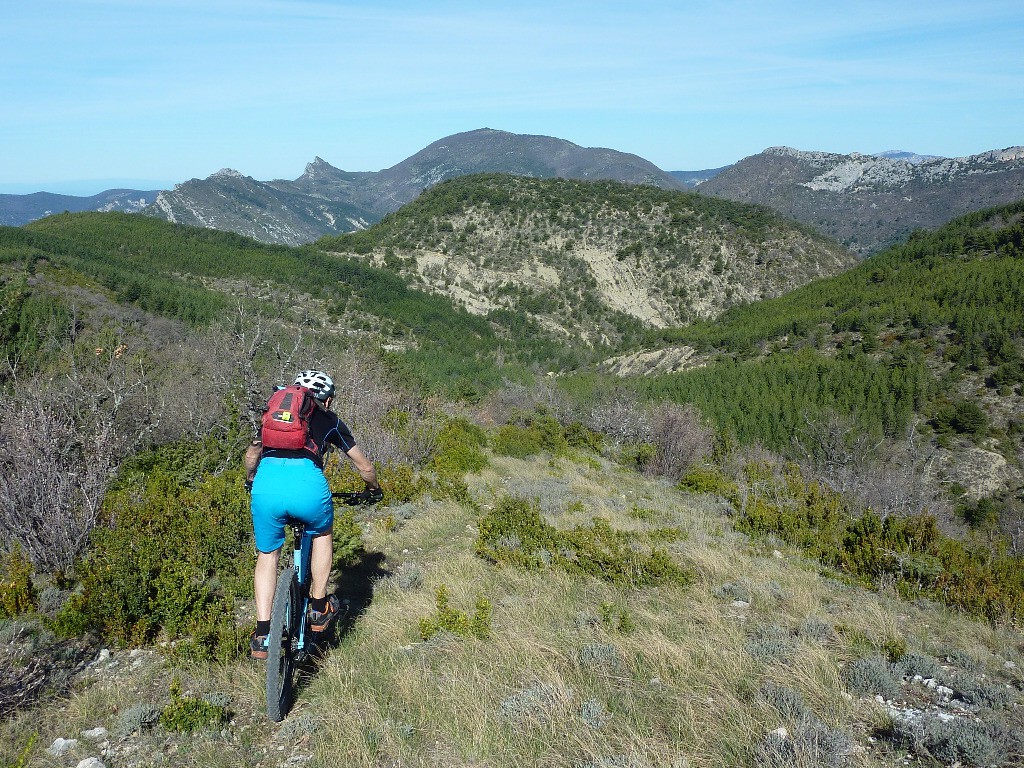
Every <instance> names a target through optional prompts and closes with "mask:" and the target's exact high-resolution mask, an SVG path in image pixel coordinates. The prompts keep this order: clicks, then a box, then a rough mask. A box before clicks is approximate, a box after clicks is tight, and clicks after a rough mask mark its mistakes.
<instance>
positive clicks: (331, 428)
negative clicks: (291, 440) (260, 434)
mask: <svg viewBox="0 0 1024 768" xmlns="http://www.w3.org/2000/svg"><path fill="white" fill-rule="evenodd" d="M309 436H310V438H311V439H312V440H313V442H315V443H316V444H317V447H318V448H319V449H320V455H319V456H317V455H316V454H315V453H313V452H312V451H310V450H308V449H305V448H303V449H300V450H297V451H293V450H286V449H284V448H264V449H263V455H264V456H273V457H275V458H278V459H312V460H313V462H314V463H315V464H316V465H317V466H318V467H320V469H323V468H324V459H325V458H326V457H327V453H328V452H329V451H330V450H331V446H332V445H333V446H337V447H338V448H340V449H341V450H342V451H344V452H345V453H348V452H349V451H350V450H352V448H354V447H355V444H356V441H355V438H354V437H352V432H351V431H350V430H349V428H348V426H346V424H345V422H343V421H342V420H341V419H340V418H338V414H336V413H334V412H333V411H328V410H325V409H324V408H320V407H319V406H317V409H316V410H315V411H313V414H312V415H311V416H310V418H309Z"/></svg>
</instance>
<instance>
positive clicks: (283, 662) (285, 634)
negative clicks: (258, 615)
mask: <svg viewBox="0 0 1024 768" xmlns="http://www.w3.org/2000/svg"><path fill="white" fill-rule="evenodd" d="M298 604H299V582H298V578H297V577H296V575H295V569H294V568H286V569H285V570H284V571H282V572H281V575H280V576H279V577H278V580H277V589H276V590H275V592H274V605H273V607H272V608H271V611H270V635H269V636H268V637H267V641H268V643H267V717H269V718H270V719H271V720H272V721H274V722H275V723H279V722H281V721H282V720H284V717H285V715H287V714H288V710H289V709H291V705H292V693H293V686H292V678H293V676H294V673H295V659H294V658H293V656H292V646H293V643H294V641H295V636H296V634H298V629H299V628H298V624H297V616H298V610H299V607H298Z"/></svg>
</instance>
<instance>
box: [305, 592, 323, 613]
mask: <svg viewBox="0 0 1024 768" xmlns="http://www.w3.org/2000/svg"><path fill="white" fill-rule="evenodd" d="M309 607H310V608H312V609H313V610H314V611H316V612H317V613H323V612H324V611H326V610H327V595H324V596H323V597H311V598H309Z"/></svg>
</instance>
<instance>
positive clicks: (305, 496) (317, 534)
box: [245, 370, 384, 659]
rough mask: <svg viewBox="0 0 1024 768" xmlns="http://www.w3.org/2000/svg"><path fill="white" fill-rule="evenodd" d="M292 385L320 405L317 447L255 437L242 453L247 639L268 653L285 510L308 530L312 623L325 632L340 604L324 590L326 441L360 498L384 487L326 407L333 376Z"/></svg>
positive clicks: (329, 549) (328, 508) (315, 418)
mask: <svg viewBox="0 0 1024 768" xmlns="http://www.w3.org/2000/svg"><path fill="white" fill-rule="evenodd" d="M295 384H297V385H299V386H301V387H305V388H306V389H308V390H309V391H310V392H311V393H312V394H313V398H314V399H315V401H316V405H317V407H316V408H315V409H314V411H313V413H312V415H311V416H310V418H309V437H310V438H311V440H313V441H314V442H315V444H316V446H317V447H318V449H319V454H317V453H314V452H313V451H312V450H310V449H301V450H282V449H271V448H264V447H263V444H262V443H261V442H259V441H254V442H253V443H252V445H250V446H249V449H248V450H247V451H246V454H245V468H246V471H247V477H246V487H247V488H248V489H249V490H250V491H251V493H252V500H251V507H252V522H253V531H254V533H255V535H256V549H257V556H256V569H255V572H254V574H253V586H254V591H255V594H256V629H255V631H254V632H253V633H252V637H251V638H250V642H249V651H250V655H251V656H252V657H253V658H255V659H265V658H267V635H268V634H269V633H270V611H271V606H272V604H273V601H274V590H275V588H276V586H277V565H278V560H279V559H280V557H281V547H282V546H283V545H284V529H285V525H286V524H287V519H288V518H289V517H293V518H297V519H300V520H302V521H303V522H304V523H305V524H306V531H307V532H309V533H311V534H313V543H312V548H311V551H310V557H309V560H310V571H311V579H310V581H311V583H310V589H309V595H310V600H309V611H310V617H309V618H310V628H311V629H312V630H313V631H314V632H322V631H323V630H325V629H327V627H328V626H329V625H330V623H331V622H332V621H333V620H334V619H335V618H336V617H337V615H338V612H339V610H340V608H341V603H340V602H339V600H338V598H337V596H335V595H327V579H328V577H329V576H330V573H331V562H332V558H333V545H334V540H333V536H332V530H333V527H334V503H333V501H332V499H331V490H330V488H329V487H328V485H327V478H325V477H324V473H323V469H324V458H325V457H326V455H327V453H328V452H329V451H330V450H331V446H335V447H337V448H339V449H340V450H341V451H342V452H343V453H344V454H345V456H346V457H347V458H348V460H349V461H350V462H352V466H353V467H355V469H356V471H357V472H358V473H359V476H360V477H361V478H362V479H363V482H364V483H365V484H366V488H365V489H364V490H363V492H362V494H360V497H361V499H362V500H363V501H365V503H373V502H376V501H380V499H382V498H383V496H384V493H383V491H381V488H380V484H379V483H378V482H377V472H376V469H375V468H374V465H373V462H371V461H370V460H369V459H368V458H367V457H366V454H364V453H363V451H362V449H360V448H359V446H358V445H356V442H355V439H354V438H353V437H352V433H351V431H349V428H348V427H347V426H346V425H345V422H343V421H342V420H341V419H340V418H338V416H337V415H336V414H335V413H333V412H332V411H331V404H332V403H333V401H334V381H333V380H332V379H331V377H330V376H328V375H327V374H326V373H324V372H323V371H313V370H307V371H302V372H300V373H299V374H298V375H297V376H296V377H295Z"/></svg>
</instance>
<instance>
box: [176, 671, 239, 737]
mask: <svg viewBox="0 0 1024 768" xmlns="http://www.w3.org/2000/svg"><path fill="white" fill-rule="evenodd" d="M226 719H227V712H226V711H225V710H224V707H220V706H217V705H215V704H211V703H210V702H208V701H205V700H203V699H197V698H195V697H193V696H182V694H181V681H180V680H178V678H174V680H173V681H172V682H171V703H170V704H168V705H167V706H166V707H164V708H163V710H162V711H161V712H160V725H162V726H163V727H164V728H166V729H167V730H168V731H178V732H184V733H189V732H191V731H198V730H200V729H202V728H210V727H212V726H215V725H218V724H220V723H222V722H224V720H226Z"/></svg>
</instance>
